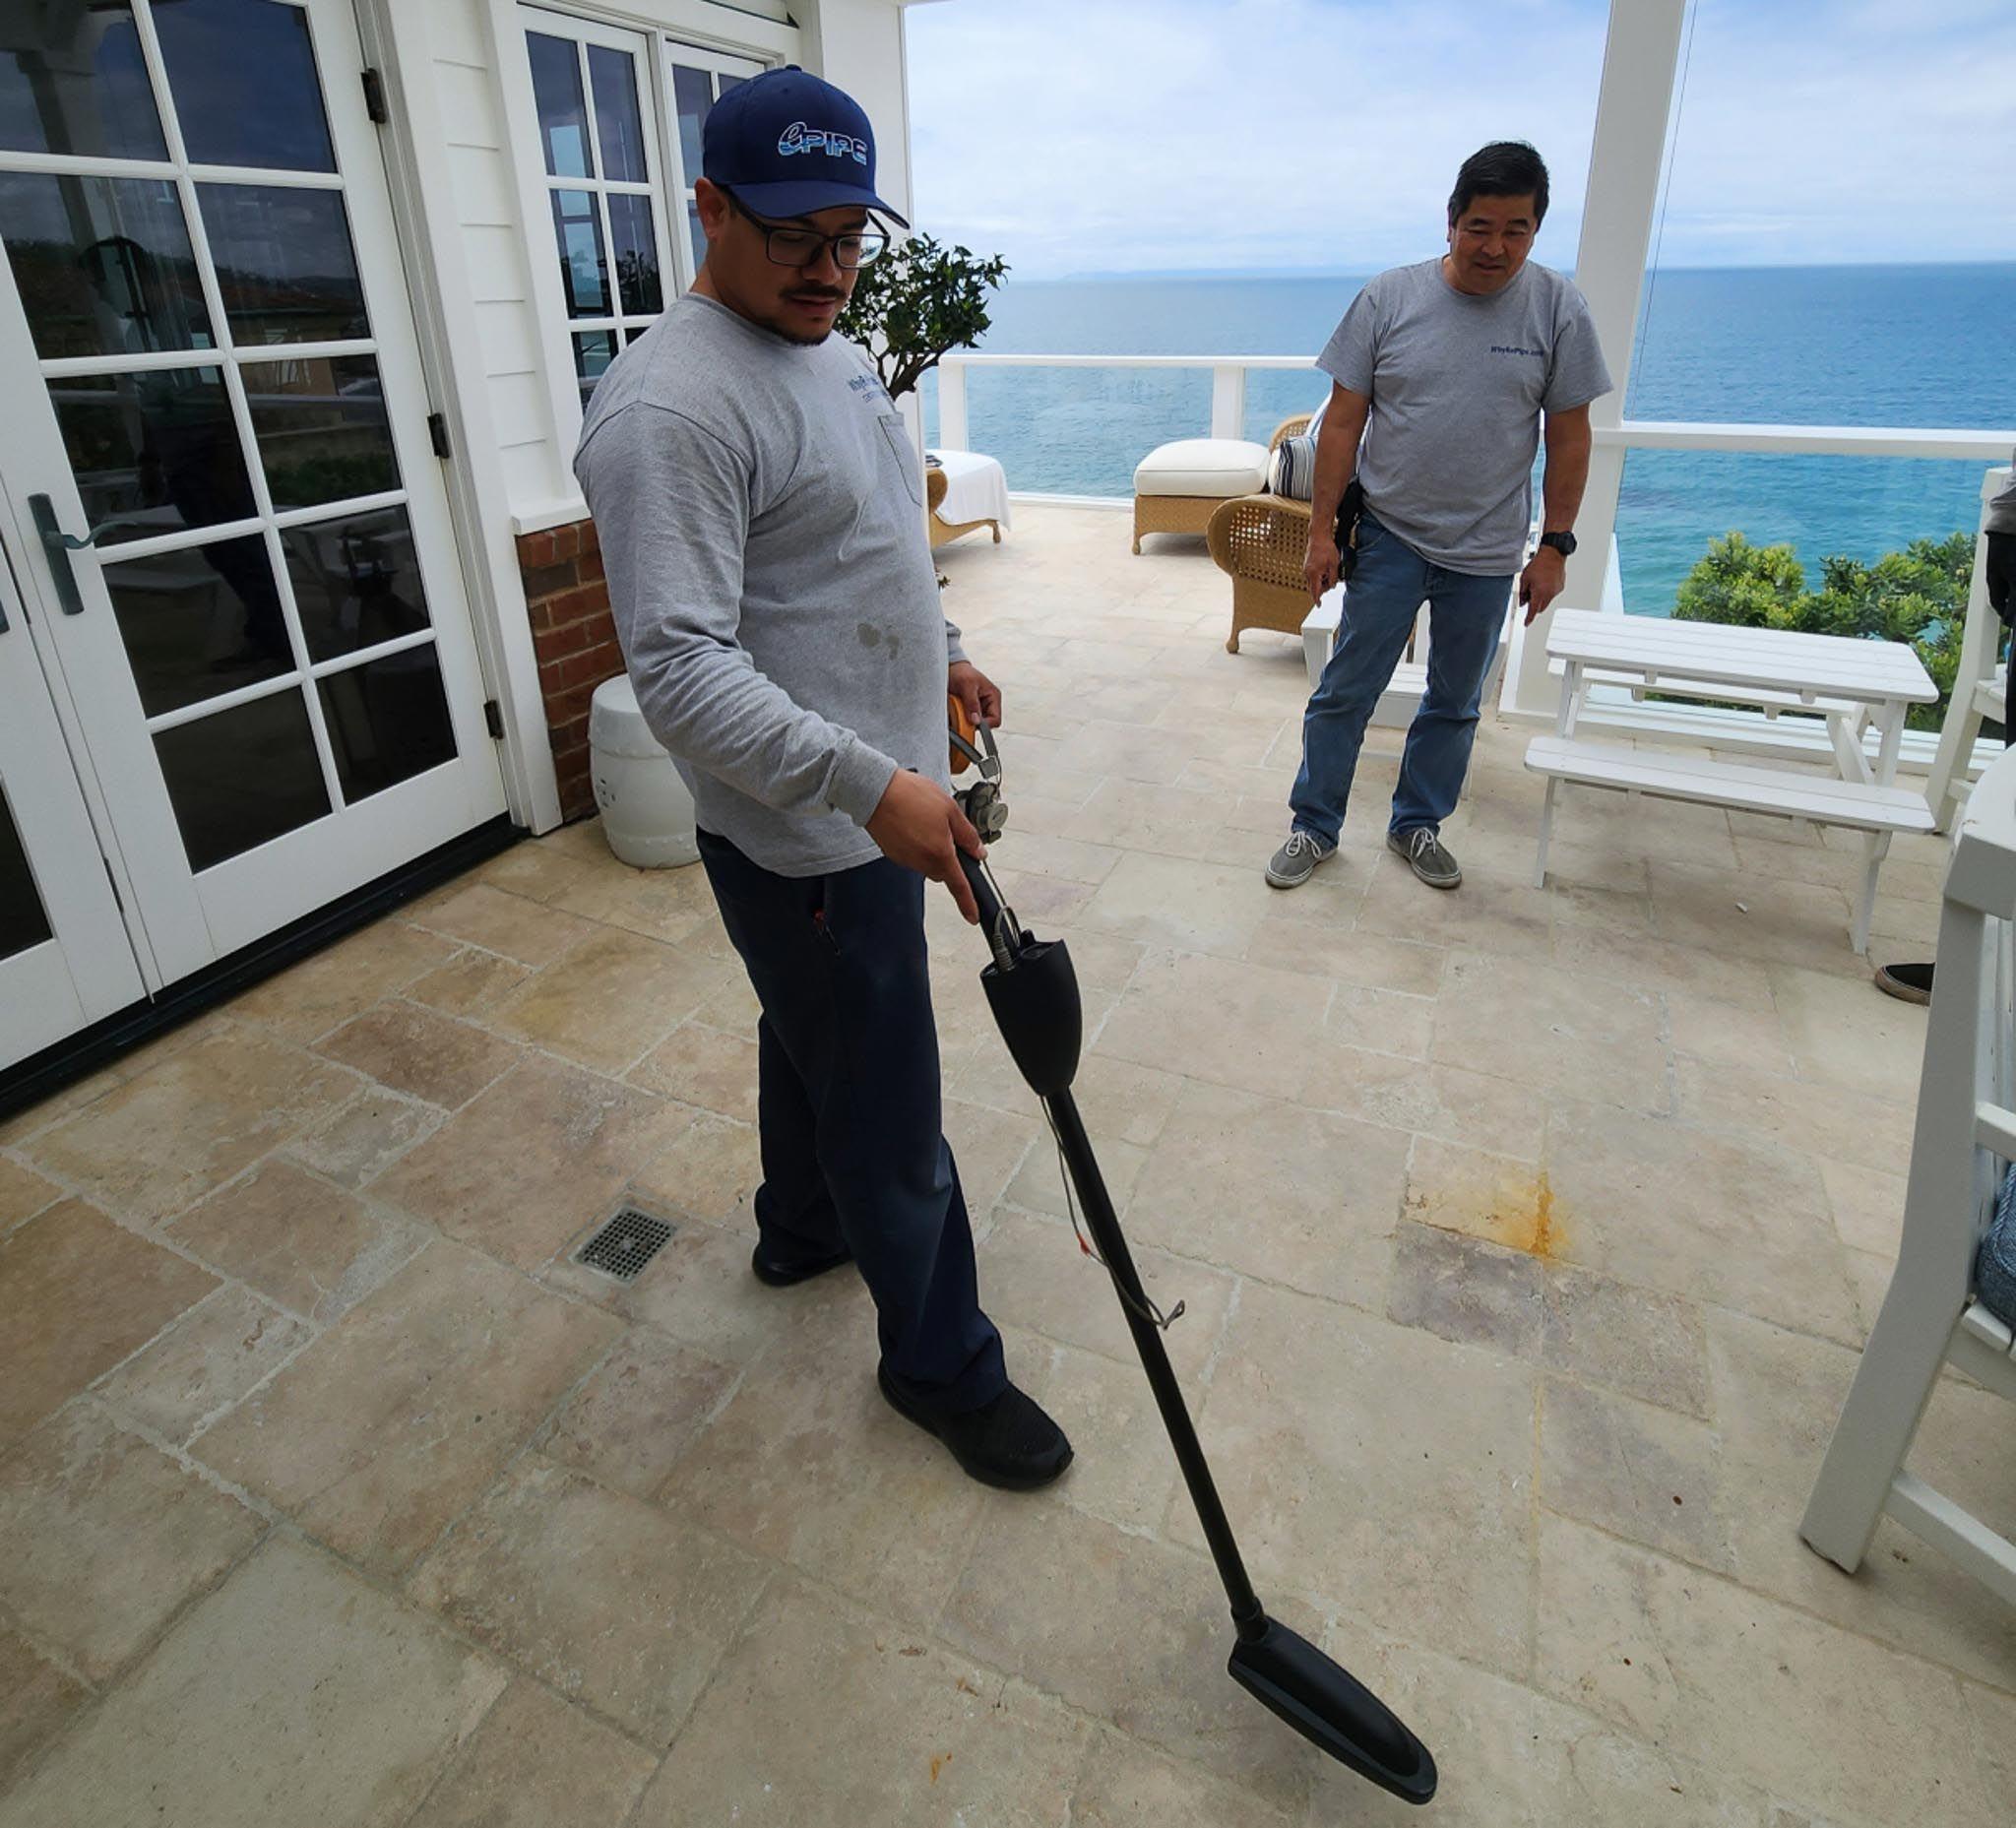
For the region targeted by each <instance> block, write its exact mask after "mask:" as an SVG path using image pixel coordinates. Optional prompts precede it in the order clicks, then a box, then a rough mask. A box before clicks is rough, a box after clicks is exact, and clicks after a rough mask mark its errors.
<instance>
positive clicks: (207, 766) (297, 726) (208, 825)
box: [154, 688, 330, 870]
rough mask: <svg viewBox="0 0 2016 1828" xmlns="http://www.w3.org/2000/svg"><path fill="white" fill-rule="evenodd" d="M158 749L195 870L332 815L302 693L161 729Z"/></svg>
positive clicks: (274, 696) (280, 695)
mask: <svg viewBox="0 0 2016 1828" xmlns="http://www.w3.org/2000/svg"><path fill="white" fill-rule="evenodd" d="M154 749H155V755H156V757H157V759H158V761H159V763H160V769H161V778H162V780H163V781H164V782H165V783H166V785H167V789H168V803H169V804H170V805H171V806H173V807H174V809H175V824H176V827H177V828H178V829H179V830H180V832H181V834H182V848H183V850H184V851H187V852H188V853H189V867H190V868H191V869H196V870H202V869H208V868H210V867H211V865H212V864H214V863H221V862H223V861H224V859H225V858H227V857H234V856H236V855H238V854H239V853H240V852H241V851H250V850H252V849H253V848H254V847H255V846H258V845H263V844H266V843H268V842H269V841H271V840H272V839H275V838H279V837H282V836H283V835H284V834H285V833H287V832H291V831H296V830H298V829H299V828H300V827H301V826H303V825H307V824H309V823H310V822H311V821H313V820H315V819H320V818H323V817H325V816H326V815H327V814H328V812H329V809H330V807H329V789H328V788H326V787H325V786H324V785H323V781H322V765H321V762H320V761H319V760H318V759H317V757H316V754H315V738H314V735H313V733H312V732H311V731H310V729H309V727H308V707H307V702H306V701H305V700H304V699H303V698H302V697H301V694H300V692H299V691H298V690H297V689H294V688H289V689H287V690H285V691H281V692H274V693H271V694H269V695H268V696H267V697H265V698H255V699H254V700H253V701H252V702H251V703H250V704H249V705H234V706H232V707H231V709H230V710H228V711H220V712H218V713H217V714H216V716H214V717H208V718H199V719H197V720H196V721H195V722H194V723H193V724H178V725H175V727H174V728H173V729H165V730H161V731H160V732H158V734H157V735H156V737H155V739H154Z"/></svg>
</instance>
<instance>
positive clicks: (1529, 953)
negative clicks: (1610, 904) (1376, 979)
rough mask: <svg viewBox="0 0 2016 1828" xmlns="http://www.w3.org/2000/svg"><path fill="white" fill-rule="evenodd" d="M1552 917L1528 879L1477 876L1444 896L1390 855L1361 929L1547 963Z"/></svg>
mask: <svg viewBox="0 0 2016 1828" xmlns="http://www.w3.org/2000/svg"><path fill="white" fill-rule="evenodd" d="M1553 911H1554V903H1553V898H1552V896H1551V895H1550V894H1549V893H1548V892H1547V891H1546V890H1544V889H1536V888H1534V887H1532V886H1531V883H1530V881H1529V880H1528V879H1527V878H1526V877H1524V876H1521V877H1517V878H1512V877H1493V876H1488V875H1484V874H1482V873H1481V872H1477V871H1472V872H1469V873H1467V874H1466V875H1465V876H1464V879H1463V886H1462V887H1461V888H1460V889H1457V890H1454V891H1453V892H1449V891H1442V890H1437V889H1431V888H1429V887H1427V885H1426V884H1424V883H1421V882H1418V881H1417V880H1416V879H1415V874H1414V872H1413V870H1411V869H1409V868H1408V866H1407V864H1406V863H1405V862H1403V861H1402V860H1401V859H1400V858H1399V857H1397V856H1393V855H1390V854H1388V855H1383V856H1381V857H1380V859H1379V861H1378V864H1377V866H1376V867H1375V868H1374V870H1373V872H1372V880H1371V883H1370V885H1369V886H1368V887H1367V888H1366V890H1365V903H1364V907H1363V909H1362V910H1361V911H1360V912H1359V914H1358V925H1359V926H1360V927H1362V928H1363V929H1364V930H1365V931H1367V932H1371V933H1384V934H1387V935H1389V936H1391V937H1393V938H1395V939H1408V940H1418V941H1423V942H1425V943H1427V944H1429V945H1436V946H1454V947H1461V948H1463V949H1465V950H1468V951H1471V952H1477V953H1484V954H1488V955H1490V956H1492V957H1496V958H1523V959H1535V960H1542V961H1544V960H1545V959H1546V958H1547V956H1548V954H1549V952H1550V951H1551V949H1552V943H1553V930H1554V919H1553Z"/></svg>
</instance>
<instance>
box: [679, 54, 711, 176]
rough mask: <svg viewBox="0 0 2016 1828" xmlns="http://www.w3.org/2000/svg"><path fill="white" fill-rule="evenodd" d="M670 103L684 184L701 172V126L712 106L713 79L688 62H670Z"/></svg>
mask: <svg viewBox="0 0 2016 1828" xmlns="http://www.w3.org/2000/svg"><path fill="white" fill-rule="evenodd" d="M672 105H673V106H674V108H676V109H677V111H678V115H679V162H680V163H681V164H682V165H683V166H684V167H685V176H686V185H687V188H688V189H691V188H692V184H693V180H694V179H695V178H697V177H698V176H699V175H700V129H701V125H702V123H704V122H705V121H706V119H707V111H708V109H709V108H711V107H713V106H714V79H713V77H711V76H710V75H709V74H708V73H707V72H706V71H705V70H696V69H694V68H693V67H692V65H690V64H683V63H675V64H674V65H672Z"/></svg>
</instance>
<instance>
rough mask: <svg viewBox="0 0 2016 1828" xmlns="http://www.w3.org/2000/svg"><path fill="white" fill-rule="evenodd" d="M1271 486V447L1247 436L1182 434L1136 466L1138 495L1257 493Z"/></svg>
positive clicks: (1135, 487)
mask: <svg viewBox="0 0 2016 1828" xmlns="http://www.w3.org/2000/svg"><path fill="white" fill-rule="evenodd" d="M1266 486H1267V447H1266V446H1265V445H1264V444H1252V443H1249V442H1248V441H1247V440H1246V439H1244V438H1179V439H1178V440H1177V441H1176V442H1175V443H1174V444H1163V445H1158V446H1157V447H1156V448H1155V449H1154V450H1152V451H1151V452H1149V454H1148V455H1147V456H1146V457H1144V458H1143V459H1142V460H1141V462H1140V463H1139V464H1138V465H1136V466H1135V470H1134V493H1135V494H1137V495H1205V496H1230V495H1257V494H1259V493H1260V492H1261V491H1262V490H1263V489H1264V488H1266Z"/></svg>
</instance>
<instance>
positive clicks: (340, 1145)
mask: <svg viewBox="0 0 2016 1828" xmlns="http://www.w3.org/2000/svg"><path fill="white" fill-rule="evenodd" d="M446 1114H447V1113H446V1112H444V1111H442V1110H440V1109H438V1108H437V1107H436V1106H434V1105H432V1104H423V1103H420V1102H419V1101H418V1100H417V1099H410V1098H403V1097H401V1096H400V1095H399V1094H398V1093H397V1092H388V1091H386V1090H385V1088H384V1087H383V1086H367V1087H365V1089H364V1090H363V1091H361V1092H359V1093H358V1094H357V1096H356V1097H355V1098H353V1099H351V1100H350V1102H349V1103H347V1104H346V1105H344V1106H343V1107H342V1108H341V1109H339V1110H337V1111H336V1112H335V1113H334V1114H333V1115H331V1116H329V1117H326V1118H324V1119H323V1121H322V1122H320V1123H318V1124H316V1125H315V1126H314V1127H313V1128H312V1129H309V1130H304V1131H303V1132H302V1133H301V1134H300V1135H299V1136H297V1137H295V1138H294V1140H293V1141H292V1142H290V1143H288V1144H287V1146H286V1147H285V1148H284V1149H283V1150H282V1151H281V1152H280V1154H281V1159H282V1160H283V1161H288V1162H297V1163H299V1164H300V1165H301V1166H303V1167H309V1168H313V1169H314V1170H315V1172H316V1173H318V1174H320V1175H321V1176H322V1177H323V1178H324V1179H325V1180H333V1181H335V1182H336V1183H337V1185H339V1186H342V1187H348V1188H350V1189H352V1190H355V1189H356V1188H359V1187H363V1186H367V1185H369V1184H370V1182H371V1181H373V1180H375V1179H376V1178H377V1177H378V1176H379V1175H380V1174H382V1173H383V1172H384V1171H385V1170H386V1169H387V1168H388V1167H390V1166H392V1165H393V1163H395V1162H397V1161H398V1160H399V1158H400V1157H401V1156H403V1155H405V1154H406V1152H407V1151H408V1150H409V1149H410V1148H411V1147H412V1146H413V1145H414V1144H415V1143H421V1142H425V1141H426V1139H427V1138H428V1137H430V1136H432V1135H433V1134H434V1132H435V1131H436V1130H438V1129H439V1128H440V1127H441V1124H442V1120H443V1118H444V1117H445V1116H446Z"/></svg>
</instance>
